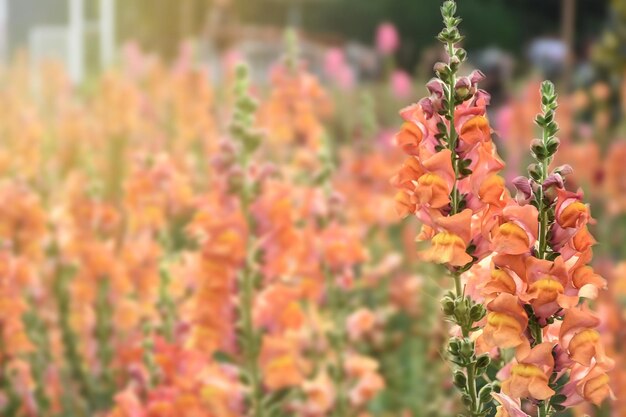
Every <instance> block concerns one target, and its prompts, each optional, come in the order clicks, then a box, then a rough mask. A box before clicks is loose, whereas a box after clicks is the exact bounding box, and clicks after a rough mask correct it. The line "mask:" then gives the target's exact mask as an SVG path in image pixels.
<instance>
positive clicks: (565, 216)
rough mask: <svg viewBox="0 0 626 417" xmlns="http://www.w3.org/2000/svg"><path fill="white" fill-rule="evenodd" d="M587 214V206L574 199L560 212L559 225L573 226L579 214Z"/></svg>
mask: <svg viewBox="0 0 626 417" xmlns="http://www.w3.org/2000/svg"><path fill="white" fill-rule="evenodd" d="M584 214H587V206H585V205H584V204H583V203H581V202H580V201H576V202H574V203H572V204H570V205H569V206H567V207H565V209H564V210H563V212H562V213H561V217H560V220H561V222H560V223H561V226H563V227H575V226H576V222H577V220H578V218H579V217H580V216H581V215H584Z"/></svg>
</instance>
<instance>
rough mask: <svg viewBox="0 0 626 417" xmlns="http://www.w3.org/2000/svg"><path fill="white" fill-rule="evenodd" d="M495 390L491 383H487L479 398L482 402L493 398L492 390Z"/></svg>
mask: <svg viewBox="0 0 626 417" xmlns="http://www.w3.org/2000/svg"><path fill="white" fill-rule="evenodd" d="M492 391H493V389H492V388H491V385H489V384H487V385H485V386H484V387H482V388H481V389H480V392H479V393H478V398H479V399H480V402H482V403H486V402H488V401H489V400H490V399H491V392H492Z"/></svg>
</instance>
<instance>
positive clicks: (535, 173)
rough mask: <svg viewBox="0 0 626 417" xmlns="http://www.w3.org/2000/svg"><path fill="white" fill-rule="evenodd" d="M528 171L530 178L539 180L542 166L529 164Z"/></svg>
mask: <svg viewBox="0 0 626 417" xmlns="http://www.w3.org/2000/svg"><path fill="white" fill-rule="evenodd" d="M528 173H529V174H530V177H531V178H532V179H534V180H535V181H539V180H540V179H541V177H542V175H543V168H542V166H541V165H540V164H530V165H528Z"/></svg>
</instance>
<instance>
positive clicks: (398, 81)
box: [391, 70, 413, 99]
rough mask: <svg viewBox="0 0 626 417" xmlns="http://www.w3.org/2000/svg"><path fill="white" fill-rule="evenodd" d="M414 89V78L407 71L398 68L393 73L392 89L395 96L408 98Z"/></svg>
mask: <svg viewBox="0 0 626 417" xmlns="http://www.w3.org/2000/svg"><path fill="white" fill-rule="evenodd" d="M412 90H413V80H411V76H410V75H409V74H407V73H406V71H402V70H396V71H394V72H393V73H392V74H391V91H392V93H393V95H394V97H396V98H399V99H406V98H408V97H409V96H410V95H411V93H412Z"/></svg>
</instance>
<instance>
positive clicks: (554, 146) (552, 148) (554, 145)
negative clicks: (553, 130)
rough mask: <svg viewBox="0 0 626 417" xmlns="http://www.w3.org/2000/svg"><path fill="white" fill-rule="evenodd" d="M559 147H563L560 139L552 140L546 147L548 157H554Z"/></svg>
mask: <svg viewBox="0 0 626 417" xmlns="http://www.w3.org/2000/svg"><path fill="white" fill-rule="evenodd" d="M559 145H561V141H560V140H559V138H550V140H548V143H547V146H546V148H547V151H548V155H549V156H552V155H554V154H555V153H556V151H557V150H558V149H559Z"/></svg>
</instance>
